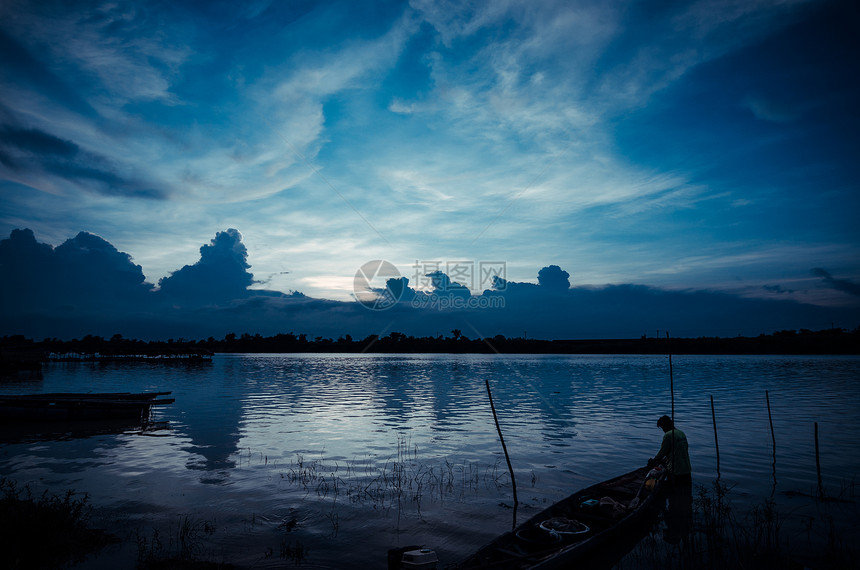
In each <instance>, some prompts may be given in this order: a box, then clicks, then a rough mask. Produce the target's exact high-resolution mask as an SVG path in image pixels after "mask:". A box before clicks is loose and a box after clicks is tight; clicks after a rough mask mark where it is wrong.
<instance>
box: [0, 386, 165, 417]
mask: <svg viewBox="0 0 860 570" xmlns="http://www.w3.org/2000/svg"><path fill="white" fill-rule="evenodd" d="M169 394H170V392H143V393H137V394H134V393H130V392H111V393H95V394H93V393H61V394H27V395H14V396H0V422H28V421H37V422H44V421H54V422H55V421H91V420H110V419H139V420H140V419H146V418H148V417H149V413H150V411H151V409H152V406H159V405H165V404H172V403H173V402H174V401H175V400H174V399H173V398H162V399H159V396H167V395H169Z"/></svg>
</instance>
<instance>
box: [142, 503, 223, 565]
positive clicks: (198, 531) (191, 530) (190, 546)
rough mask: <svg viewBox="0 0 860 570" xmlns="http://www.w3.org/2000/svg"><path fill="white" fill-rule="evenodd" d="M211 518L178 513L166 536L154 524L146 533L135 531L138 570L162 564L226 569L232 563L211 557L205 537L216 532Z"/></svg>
mask: <svg viewBox="0 0 860 570" xmlns="http://www.w3.org/2000/svg"><path fill="white" fill-rule="evenodd" d="M215 530H216V526H215V521H214V520H211V521H210V520H205V519H197V518H193V517H190V516H188V515H180V516H179V518H178V520H177V521H176V524H175V526H173V527H171V528H170V529H169V532H168V533H167V536H166V537H163V536H162V533H161V532H160V531H159V529H157V528H153V529H152V533H151V534H149V535H147V534H144V533H142V532H141V531H140V530H139V529H138V531H137V565H138V568H140V569H141V570H159V569H161V568H194V569H227V568H232V567H233V566H232V565H231V564H224V563H220V562H215V561H213V560H211V558H212V553H211V552H210V551H208V550H207V549H206V546H205V541H206V540H207V539H208V538H211V537H212V535H214V534H215Z"/></svg>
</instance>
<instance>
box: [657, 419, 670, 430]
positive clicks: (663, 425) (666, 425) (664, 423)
mask: <svg viewBox="0 0 860 570" xmlns="http://www.w3.org/2000/svg"><path fill="white" fill-rule="evenodd" d="M657 427H658V428H660V429H662V430H663V431H669V430H670V429H672V428H673V427H674V422H672V418H670V417H669V416H662V417H661V418H660V419H659V420H657Z"/></svg>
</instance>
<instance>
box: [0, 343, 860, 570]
mask: <svg viewBox="0 0 860 570" xmlns="http://www.w3.org/2000/svg"><path fill="white" fill-rule="evenodd" d="M672 364H673V379H674V405H675V418H676V422H677V424H678V427H680V428H681V429H682V430H684V431H685V432H686V433H687V437H688V440H689V442H690V456H691V461H692V464H693V477H694V483H695V484H702V485H706V486H707V485H710V483H711V482H712V481H713V480H714V479H715V478H716V477H717V475H718V473H717V455H716V449H715V442H714V428H713V423H712V415H711V401H710V396H711V395H712V396H713V398H714V404H715V411H716V423H717V432H718V437H719V471H720V472H719V475H720V477H721V481H722V482H724V483H726V484H728V485H729V486H730V487H731V488H732V497H733V500H734V504H735V505H736V506H744V505H746V506H750V505H754V504H757V503H759V502H761V501H762V500H764V499H765V498H768V497H773V499H774V500H775V501H776V503H777V506H778V508H779V509H780V512H781V513H785V514H786V517H788V515H789V514H790V515H791V517H793V522H792V521H789V522H787V523H786V525H785V528H784V534H785V536H786V537H790V536H791V533H792V532H796V533H802V534H803V536H802V538H803V539H804V541H806V542H807V543H809V545H810V546H809V548H811V549H813V550H814V549H815V548H816V545H815V540H816V538H815V537H812V536H807V535H808V534H809V532H808V531H807V532H805V533H804V531H803V530H802V527H803V521H804V520H808V519H807V518H804V517H821V516H833V517H834V520H836V521H838V526H839V527H840V529H841V530H842V531H843V532H844V533H847V534H848V536H851V534H850V533H856V532H857V529H858V521H857V508H856V503H854V502H853V499H854V487H853V485H854V483H855V482H856V481H857V478H858V474H860V417H858V410H860V359H858V358H855V357H782V356H780V357H775V356H774V357H769V356H676V357H674V358H673V361H672ZM485 380H489V381H490V386H491V388H492V392H493V398H494V402H495V406H496V411H497V413H498V418H499V422H500V424H501V428H502V430H503V433H504V436H505V441H506V444H507V448H508V451H509V453H510V456H511V461H512V463H513V466H514V474H515V478H516V483H517V490H518V495H519V499H520V506H519V508H518V512H517V516H518V518H519V519H520V521H523V520H525V519H527V518H528V517H529V516H531V514H533V513H534V512H536V510H537V509H541V508H543V507H545V506H546V505H548V504H550V503H552V502H554V501H557V500H559V499H561V498H562V497H564V496H567V495H568V494H570V493H571V492H573V491H575V490H577V489H580V488H582V487H585V486H587V485H590V484H592V483H595V482H597V481H600V480H603V479H607V478H609V477H612V476H615V475H618V474H621V473H624V472H626V471H629V470H631V469H633V468H634V467H637V466H640V465H643V464H645V462H646V461H647V460H648V458H649V457H651V456H653V455H654V454H655V453H656V450H657V449H658V447H659V444H660V439H661V436H662V432H661V431H660V430H659V429H658V428H657V427H656V420H657V418H658V417H659V416H660V415H662V414H668V413H669V412H670V408H671V393H670V383H669V361H668V358H667V357H665V356H579V355H577V356H566V355H564V356H557V355H540V356H531V355H503V356H487V355H424V354H421V355H354V354H349V355H343V354H341V355H338V354H333V355H305V354H301V355H217V356H215V357H214V358H213V360H212V362H211V363H204V364H195V365H191V364H166V365H165V364H148V363H100V364H92V363H80V364H66V363H52V364H49V365H47V366H46V367H45V370H44V378H43V379H42V380H40V381H28V382H18V383H5V384H0V393H7V394H8V393H34V392H64V391H66V392H85V391H93V392H110V391H148V390H157V391H166V390H170V391H172V392H173V394H172V397H175V398H176V402H175V403H174V404H172V405H169V406H164V407H159V408H157V409H155V411H154V419H155V420H157V421H159V422H166V423H160V424H159V425H158V426H157V427H159V428H161V429H155V430H148V431H145V432H141V430H125V431H123V432H121V433H112V434H102V435H94V436H90V437H86V438H65V439H63V440H59V441H56V440H50V441H39V440H35V439H28V440H24V441H20V442H16V443H3V444H0V475H2V476H3V477H7V478H11V479H14V480H16V481H17V482H18V484H19V485H23V484H25V483H30V484H31V485H32V486H33V487H34V488H35V489H37V490H39V489H43V488H47V489H50V490H51V491H52V492H57V493H62V492H64V491H65V490H66V489H75V490H76V491H79V492H86V493H88V494H89V496H90V503H91V504H92V505H93V507H94V509H95V511H94V514H93V518H92V521H91V523H92V525H93V526H101V527H106V528H109V529H110V530H112V531H113V532H115V533H116V534H118V535H119V536H120V537H122V538H123V542H122V543H121V544H119V545H115V546H110V547H108V548H106V549H105V550H103V551H102V552H101V553H100V554H99V555H96V556H92V557H90V558H89V559H88V560H87V561H86V562H85V563H84V564H83V565H81V566H80V567H81V568H115V567H133V565H134V563H135V561H136V560H137V556H138V554H139V553H140V552H142V551H144V550H145V549H146V548H152V544H153V543H152V538H153V536H154V535H155V533H156V532H157V536H158V537H159V539H160V540H161V542H162V546H163V548H164V549H165V550H167V549H169V548H178V543H179V541H178V538H177V537H178V535H179V528H180V527H181V525H182V523H183V522H185V523H186V529H188V528H190V529H192V531H193V532H192V537H191V540H189V544H191V546H193V547H194V549H195V553H196V554H198V555H200V556H202V557H203V558H207V559H210V560H214V561H226V562H231V563H234V564H237V565H240V566H243V567H255V568H268V567H271V568H274V567H281V566H284V565H285V564H294V563H295V561H296V557H297V556H298V558H299V559H300V561H301V564H302V566H303V567H311V568H363V569H368V568H381V567H384V565H385V554H386V550H387V549H388V548H391V547H394V546H404V545H408V544H425V545H427V546H429V547H431V548H433V549H435V550H436V552H437V554H438V555H439V558H440V560H441V561H442V562H443V564H441V565H440V568H441V567H444V562H453V561H457V560H459V559H462V558H463V557H464V556H466V555H467V554H469V553H470V552H472V551H473V550H475V549H476V548H477V547H479V546H480V545H481V544H483V543H485V542H487V541H488V540H490V539H491V538H493V537H494V536H496V535H498V534H501V533H502V532H504V531H506V530H509V529H510V527H511V523H512V515H513V511H512V509H511V506H512V504H513V500H512V487H511V478H510V476H509V474H508V469H507V466H506V463H505V459H504V454H503V452H502V448H501V446H500V443H499V439H498V435H497V432H496V428H495V424H494V422H493V416H492V413H491V411H490V406H489V403H488V397H487V391H486V387H485ZM766 391H767V392H768V393H769V397H770V405H771V411H772V418H773V429H774V436H775V439H776V448H775V458H776V463H775V465H774V449H773V446H772V439H771V428H770V423H769V420H768V410H767V404H766V399H765V392H766ZM815 422H818V425H819V433H820V465H821V474H822V480H823V485H824V488H825V491H826V492H827V493H828V495H831V496H837V495H839V496H843V497H847V498H848V502H844V503H843V502H840V503H828V504H824V503H819V502H817V501H815V500H814V499H813V498H812V497H811V496H812V495H815V493H816V490H817V486H818V479H817V471H816V461H815V440H814V423H815ZM821 540H825V538H824V537H822V538H821ZM628 566H629V565H628Z"/></svg>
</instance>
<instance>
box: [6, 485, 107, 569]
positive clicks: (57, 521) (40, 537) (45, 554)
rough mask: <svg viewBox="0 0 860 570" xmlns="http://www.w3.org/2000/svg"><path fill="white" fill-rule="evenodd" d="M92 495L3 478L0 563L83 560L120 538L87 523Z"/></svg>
mask: <svg viewBox="0 0 860 570" xmlns="http://www.w3.org/2000/svg"><path fill="white" fill-rule="evenodd" d="M91 512H92V508H91V506H90V505H89V495H87V494H85V493H84V494H79V493H76V492H75V491H74V490H68V491H66V492H65V493H63V494H62V495H56V494H52V493H50V492H49V491H47V490H45V491H44V492H42V493H41V494H39V495H37V494H35V493H34V492H33V490H32V488H31V487H30V485H24V486H23V487H18V485H17V483H16V482H15V481H12V480H10V479H6V478H2V479H0V536H2V537H3V543H4V544H5V546H4V547H3V548H2V549H0V567H3V568H50V567H56V566H62V565H64V564H66V563H68V562H77V561H80V560H83V559H84V558H85V557H86V555H87V554H89V553H90V552H92V551H94V550H97V549H99V548H101V547H103V546H105V545H107V544H109V543H111V542H117V541H118V540H119V539H117V538H116V537H114V536H113V535H111V534H109V533H107V532H104V531H102V530H99V529H90V528H88V522H89V517H90V514H91Z"/></svg>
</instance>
